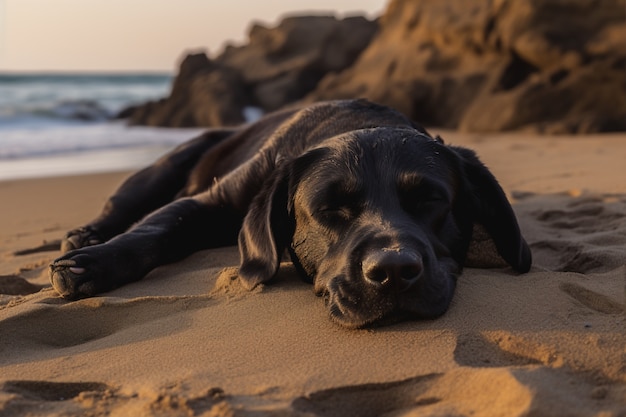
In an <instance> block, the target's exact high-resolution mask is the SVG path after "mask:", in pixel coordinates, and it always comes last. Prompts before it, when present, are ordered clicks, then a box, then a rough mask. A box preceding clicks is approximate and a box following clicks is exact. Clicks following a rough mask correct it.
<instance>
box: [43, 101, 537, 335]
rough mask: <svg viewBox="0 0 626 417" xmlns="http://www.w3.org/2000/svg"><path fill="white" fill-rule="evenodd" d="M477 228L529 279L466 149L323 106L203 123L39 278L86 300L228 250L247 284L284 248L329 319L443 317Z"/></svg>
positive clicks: (70, 238) (511, 227) (502, 204)
mask: <svg viewBox="0 0 626 417" xmlns="http://www.w3.org/2000/svg"><path fill="white" fill-rule="evenodd" d="M475 226H479V227H480V228H481V230H484V231H486V233H487V235H488V236H489V238H490V240H491V241H492V242H493V245H494V247H495V248H496V249H497V252H498V254H497V255H498V257H499V258H500V259H502V260H504V261H505V262H506V263H507V264H508V265H510V266H511V267H512V268H513V269H514V270H516V271H518V272H527V271H528V270H529V268H530V265H531V254H530V250H529V247H528V245H527V244H526V242H525V241H524V238H523V237H522V235H521V233H520V230H519V227H518V224H517V221H516V218H515V215H514V213H513V210H512V208H511V206H510V204H509V203H508V201H507V199H506V196H505V194H504V192H503V190H502V189H501V187H500V186H499V185H498V183H497V181H496V180H495V178H494V177H493V175H492V174H491V173H490V172H489V171H488V170H487V168H485V166H484V165H483V164H482V163H481V162H480V161H479V160H478V158H477V157H476V155H475V154H474V153H473V152H472V151H470V150H468V149H465V148H461V147H454V146H446V145H444V143H443V141H442V140H441V139H440V138H439V137H434V138H433V137H432V136H430V135H429V134H428V133H427V131H426V130H424V129H423V128H422V127H420V126H418V125H417V124H415V123H413V122H412V121H411V120H409V119H408V118H407V117H405V116H404V115H402V114H401V113H399V112H397V111H395V110H393V109H390V108H388V107H384V106H380V105H377V104H374V103H371V102H368V101H366V100H345V101H331V102H322V103H317V104H314V105H311V106H309V107H303V108H292V109H287V110H282V111H279V112H276V113H272V114H269V115H267V116H265V117H263V118H262V119H260V120H259V121H257V122H255V123H252V124H249V125H245V126H242V127H239V128H232V129H215V130H210V131H208V132H206V133H205V134H203V135H201V136H200V137H198V138H195V139H192V140H191V141H189V142H187V143H184V144H183V145H180V146H179V147H177V148H176V149H174V150H173V151H172V152H170V153H169V154H167V155H165V156H164V157H162V158H161V159H160V160H159V161H157V162H156V163H155V164H153V165H151V166H149V167H147V168H145V169H144V170H142V171H140V172H138V173H136V174H134V175H133V176H131V177H130V178H129V179H128V180H126V182H124V183H123V184H122V186H121V187H120V188H119V189H118V190H117V191H116V192H115V194H114V195H113V196H111V197H110V198H109V200H108V201H107V203H106V205H105V207H104V209H103V211H102V213H101V214H100V216H99V217H97V218H96V219H95V220H93V221H92V222H90V223H89V224H87V225H86V226H84V227H81V228H79V229H76V230H72V231H70V232H69V233H68V234H67V235H66V237H65V239H64V240H63V243H62V250H63V252H65V254H64V255H63V256H61V257H60V258H58V259H57V260H55V261H54V262H53V263H52V264H51V266H50V279H51V281H52V285H53V287H54V288H55V289H56V291H57V292H58V293H59V294H60V295H61V296H62V297H64V298H67V299H78V298H82V297H90V296H93V295H96V294H99V293H102V292H105V291H109V290H112V289H114V288H117V287H120V286H122V285H124V284H127V283H129V282H132V281H136V280H139V279H141V278H142V277H143V276H145V275H146V274H147V273H148V272H150V271H151V270H152V269H154V268H156V267H158V266H159V265H163V264H166V263H170V262H174V261H178V260H180V259H182V258H184V257H186V256H188V255H190V254H191V253H193V252H195V251H198V250H201V249H206V248H212V247H219V246H226V245H232V244H235V243H237V242H238V245H239V252H240V255H241V262H240V267H239V279H240V281H241V283H242V284H243V285H244V286H245V287H247V288H249V289H252V288H254V287H256V286H258V285H260V284H263V283H267V282H269V281H271V280H272V278H273V277H274V276H275V275H276V273H277V271H278V268H279V265H280V259H281V257H282V255H283V253H284V251H285V249H286V250H287V251H288V252H289V254H290V256H291V259H292V261H293V263H294V265H295V266H296V269H297V270H298V271H299V273H300V275H301V276H302V278H304V279H305V280H306V281H307V282H310V283H312V284H313V286H314V289H315V293H316V294H318V295H320V296H323V297H324V300H325V301H326V306H327V308H328V311H329V314H330V317H331V318H332V319H333V320H334V321H335V322H337V323H339V324H341V325H343V326H346V327H353V328H354V327H363V326H367V325H371V324H375V323H379V322H381V321H385V322H386V321H388V320H394V319H400V318H434V317H437V316H440V315H441V314H443V313H444V312H445V311H446V310H447V308H448V306H449V304H450V301H451V299H452V295H453V292H454V288H455V282H456V279H457V277H458V276H459V274H460V273H461V271H462V268H463V266H464V263H465V261H466V257H467V253H468V248H469V247H470V244H471V242H472V235H473V230H474V228H475Z"/></svg>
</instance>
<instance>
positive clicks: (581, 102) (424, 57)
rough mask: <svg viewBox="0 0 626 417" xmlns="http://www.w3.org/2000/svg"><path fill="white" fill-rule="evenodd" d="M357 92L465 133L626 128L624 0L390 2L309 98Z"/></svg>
mask: <svg viewBox="0 0 626 417" xmlns="http://www.w3.org/2000/svg"><path fill="white" fill-rule="evenodd" d="M354 96H364V97H367V98H370V99H372V100H375V101H378V102H381V103H384V104H388V105H391V106H394V107H396V108H398V109H399V110H401V111H403V112H405V113H407V114H408V115H410V116H411V117H412V118H414V119H415V120H417V121H421V122H422V123H425V124H427V125H437V126H443V127H448V128H458V129H460V130H463V131H481V132H484V131H501V130H512V129H520V128H526V127H533V128H534V129H536V130H538V131H542V132H553V133H557V132H581V133H582V132H602V131H616V130H622V131H623V130H626V1H624V0H602V1H596V0H524V1H515V0H508V1H507V0H502V1H496V0H493V1H489V0H438V1H426V0H422V1H416V0H392V1H391V3H390V4H389V7H388V9H387V11H386V13H385V15H384V16H383V18H382V19H381V29H380V32H379V34H378V35H377V37H376V38H375V39H374V40H373V42H372V43H371V44H370V46H369V47H368V48H367V49H366V50H365V51H364V52H363V54H362V55H361V57H360V58H359V59H358V61H357V62H356V63H355V64H354V65H353V66H352V67H351V68H349V69H348V70H346V71H344V72H342V73H340V74H330V75H328V76H326V77H325V78H324V79H323V80H322V81H321V82H320V85H319V86H318V88H317V89H316V90H315V91H314V92H313V93H311V94H310V95H309V96H308V97H307V100H308V101H313V100H322V99H332V98H341V97H354Z"/></svg>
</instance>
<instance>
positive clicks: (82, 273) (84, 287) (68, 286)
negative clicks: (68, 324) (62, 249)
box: [50, 259, 95, 300]
mask: <svg viewBox="0 0 626 417" xmlns="http://www.w3.org/2000/svg"><path fill="white" fill-rule="evenodd" d="M87 272H88V271H87V268H85V267H82V266H79V265H78V262H77V261H76V260H74V259H59V260H57V261H55V262H53V263H52V264H50V282H51V284H52V287H53V288H54V289H55V291H56V292H57V293H59V295H60V296H61V297H63V298H66V299H69V300H76V299H78V298H84V297H89V296H92V295H94V294H95V288H94V282H93V279H92V278H90V277H89V275H90V274H87Z"/></svg>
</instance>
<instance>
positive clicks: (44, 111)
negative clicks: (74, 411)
mask: <svg viewBox="0 0 626 417" xmlns="http://www.w3.org/2000/svg"><path fill="white" fill-rule="evenodd" d="M114 114H115V113H114V112H113V111H111V110H109V109H107V108H105V107H104V106H103V105H102V104H100V103H98V102H97V101H94V100H63V101H60V102H57V103H52V104H45V103H44V104H30V105H22V106H5V107H0V125H2V124H4V123H15V122H16V121H21V122H29V123H30V122H32V119H33V118H43V119H59V120H68V121H84V122H93V121H104V120H109V119H111V118H112V117H113V116H114Z"/></svg>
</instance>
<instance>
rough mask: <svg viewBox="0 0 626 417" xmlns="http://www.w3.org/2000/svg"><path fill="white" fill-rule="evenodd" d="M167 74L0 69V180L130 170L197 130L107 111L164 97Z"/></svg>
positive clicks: (196, 132)
mask: <svg viewBox="0 0 626 417" xmlns="http://www.w3.org/2000/svg"><path fill="white" fill-rule="evenodd" d="M172 80H173V77H172V76H171V75H168V74H2V73H0V180H7V179H18V178H32V177H44V176H51V175H78V174H85V173H94V172H106V171H117V170H129V169H137V168H140V167H141V166H144V165H146V164H148V163H150V162H152V161H153V160H155V159H156V158H157V157H158V156H159V155H161V154H163V153H165V152H166V151H167V150H168V149H170V148H172V147H173V146H175V145H177V144H179V143H181V142H183V141H185V140H187V139H189V138H191V137H193V136H194V135H196V134H198V133H199V132H200V131H201V130H202V129H166V128H153V127H130V126H127V125H126V124H125V122H124V121H123V120H111V119H110V118H111V116H113V115H115V114H116V113H117V112H119V111H120V110H122V109H123V108H125V107H127V106H129V105H133V104H139V103H143V102H146V101H148V100H153V99H159V98H162V97H165V96H167V95H168V94H169V90H170V88H171V83H172Z"/></svg>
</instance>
